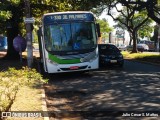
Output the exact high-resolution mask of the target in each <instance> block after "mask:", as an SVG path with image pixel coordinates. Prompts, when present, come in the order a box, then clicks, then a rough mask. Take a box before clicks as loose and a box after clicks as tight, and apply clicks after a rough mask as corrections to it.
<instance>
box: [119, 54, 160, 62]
mask: <svg viewBox="0 0 160 120" xmlns="http://www.w3.org/2000/svg"><path fill="white" fill-rule="evenodd" d="M122 54H123V56H124V58H125V59H134V60H140V61H146V62H151V63H157V64H160V54H153V53H149V52H147V53H146V52H143V53H130V52H127V51H123V52H122Z"/></svg>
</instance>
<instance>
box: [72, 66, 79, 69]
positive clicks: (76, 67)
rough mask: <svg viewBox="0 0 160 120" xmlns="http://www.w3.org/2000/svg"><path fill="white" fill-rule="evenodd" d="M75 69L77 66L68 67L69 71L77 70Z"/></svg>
mask: <svg viewBox="0 0 160 120" xmlns="http://www.w3.org/2000/svg"><path fill="white" fill-rule="evenodd" d="M77 69H79V67H78V66H71V67H70V70H77Z"/></svg>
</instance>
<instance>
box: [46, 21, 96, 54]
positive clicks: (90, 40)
mask: <svg viewBox="0 0 160 120" xmlns="http://www.w3.org/2000/svg"><path fill="white" fill-rule="evenodd" d="M44 29H45V30H44V31H45V33H44V40H45V47H46V49H47V50H48V51H49V52H54V53H56V52H59V53H65V54H67V52H72V51H77V52H80V51H84V50H91V49H95V48H96V43H97V42H96V31H95V24H94V23H93V22H77V23H54V24H49V25H45V26H44Z"/></svg>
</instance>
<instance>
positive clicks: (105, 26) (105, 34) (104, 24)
mask: <svg viewBox="0 0 160 120" xmlns="http://www.w3.org/2000/svg"><path fill="white" fill-rule="evenodd" d="M97 22H98V23H99V24H100V31H101V33H102V34H101V35H102V39H106V38H108V37H109V35H108V33H110V32H111V31H112V30H113V28H111V27H109V24H108V21H107V20H106V19H104V18H103V19H102V20H100V19H98V20H97Z"/></svg>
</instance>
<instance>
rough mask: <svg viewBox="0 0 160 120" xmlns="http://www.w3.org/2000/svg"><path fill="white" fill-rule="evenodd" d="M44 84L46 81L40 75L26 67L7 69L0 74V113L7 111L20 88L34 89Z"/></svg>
mask: <svg viewBox="0 0 160 120" xmlns="http://www.w3.org/2000/svg"><path fill="white" fill-rule="evenodd" d="M46 82H48V80H44V79H43V78H42V76H41V74H39V73H38V72H37V71H36V70H35V69H30V68H28V67H23V69H21V70H16V69H15V68H9V69H8V71H5V72H0V112H1V111H9V109H10V108H11V106H12V104H13V102H14V100H15V99H16V95H17V93H18V91H19V89H20V88H21V87H23V86H30V87H34V86H37V85H40V84H42V83H46Z"/></svg>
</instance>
